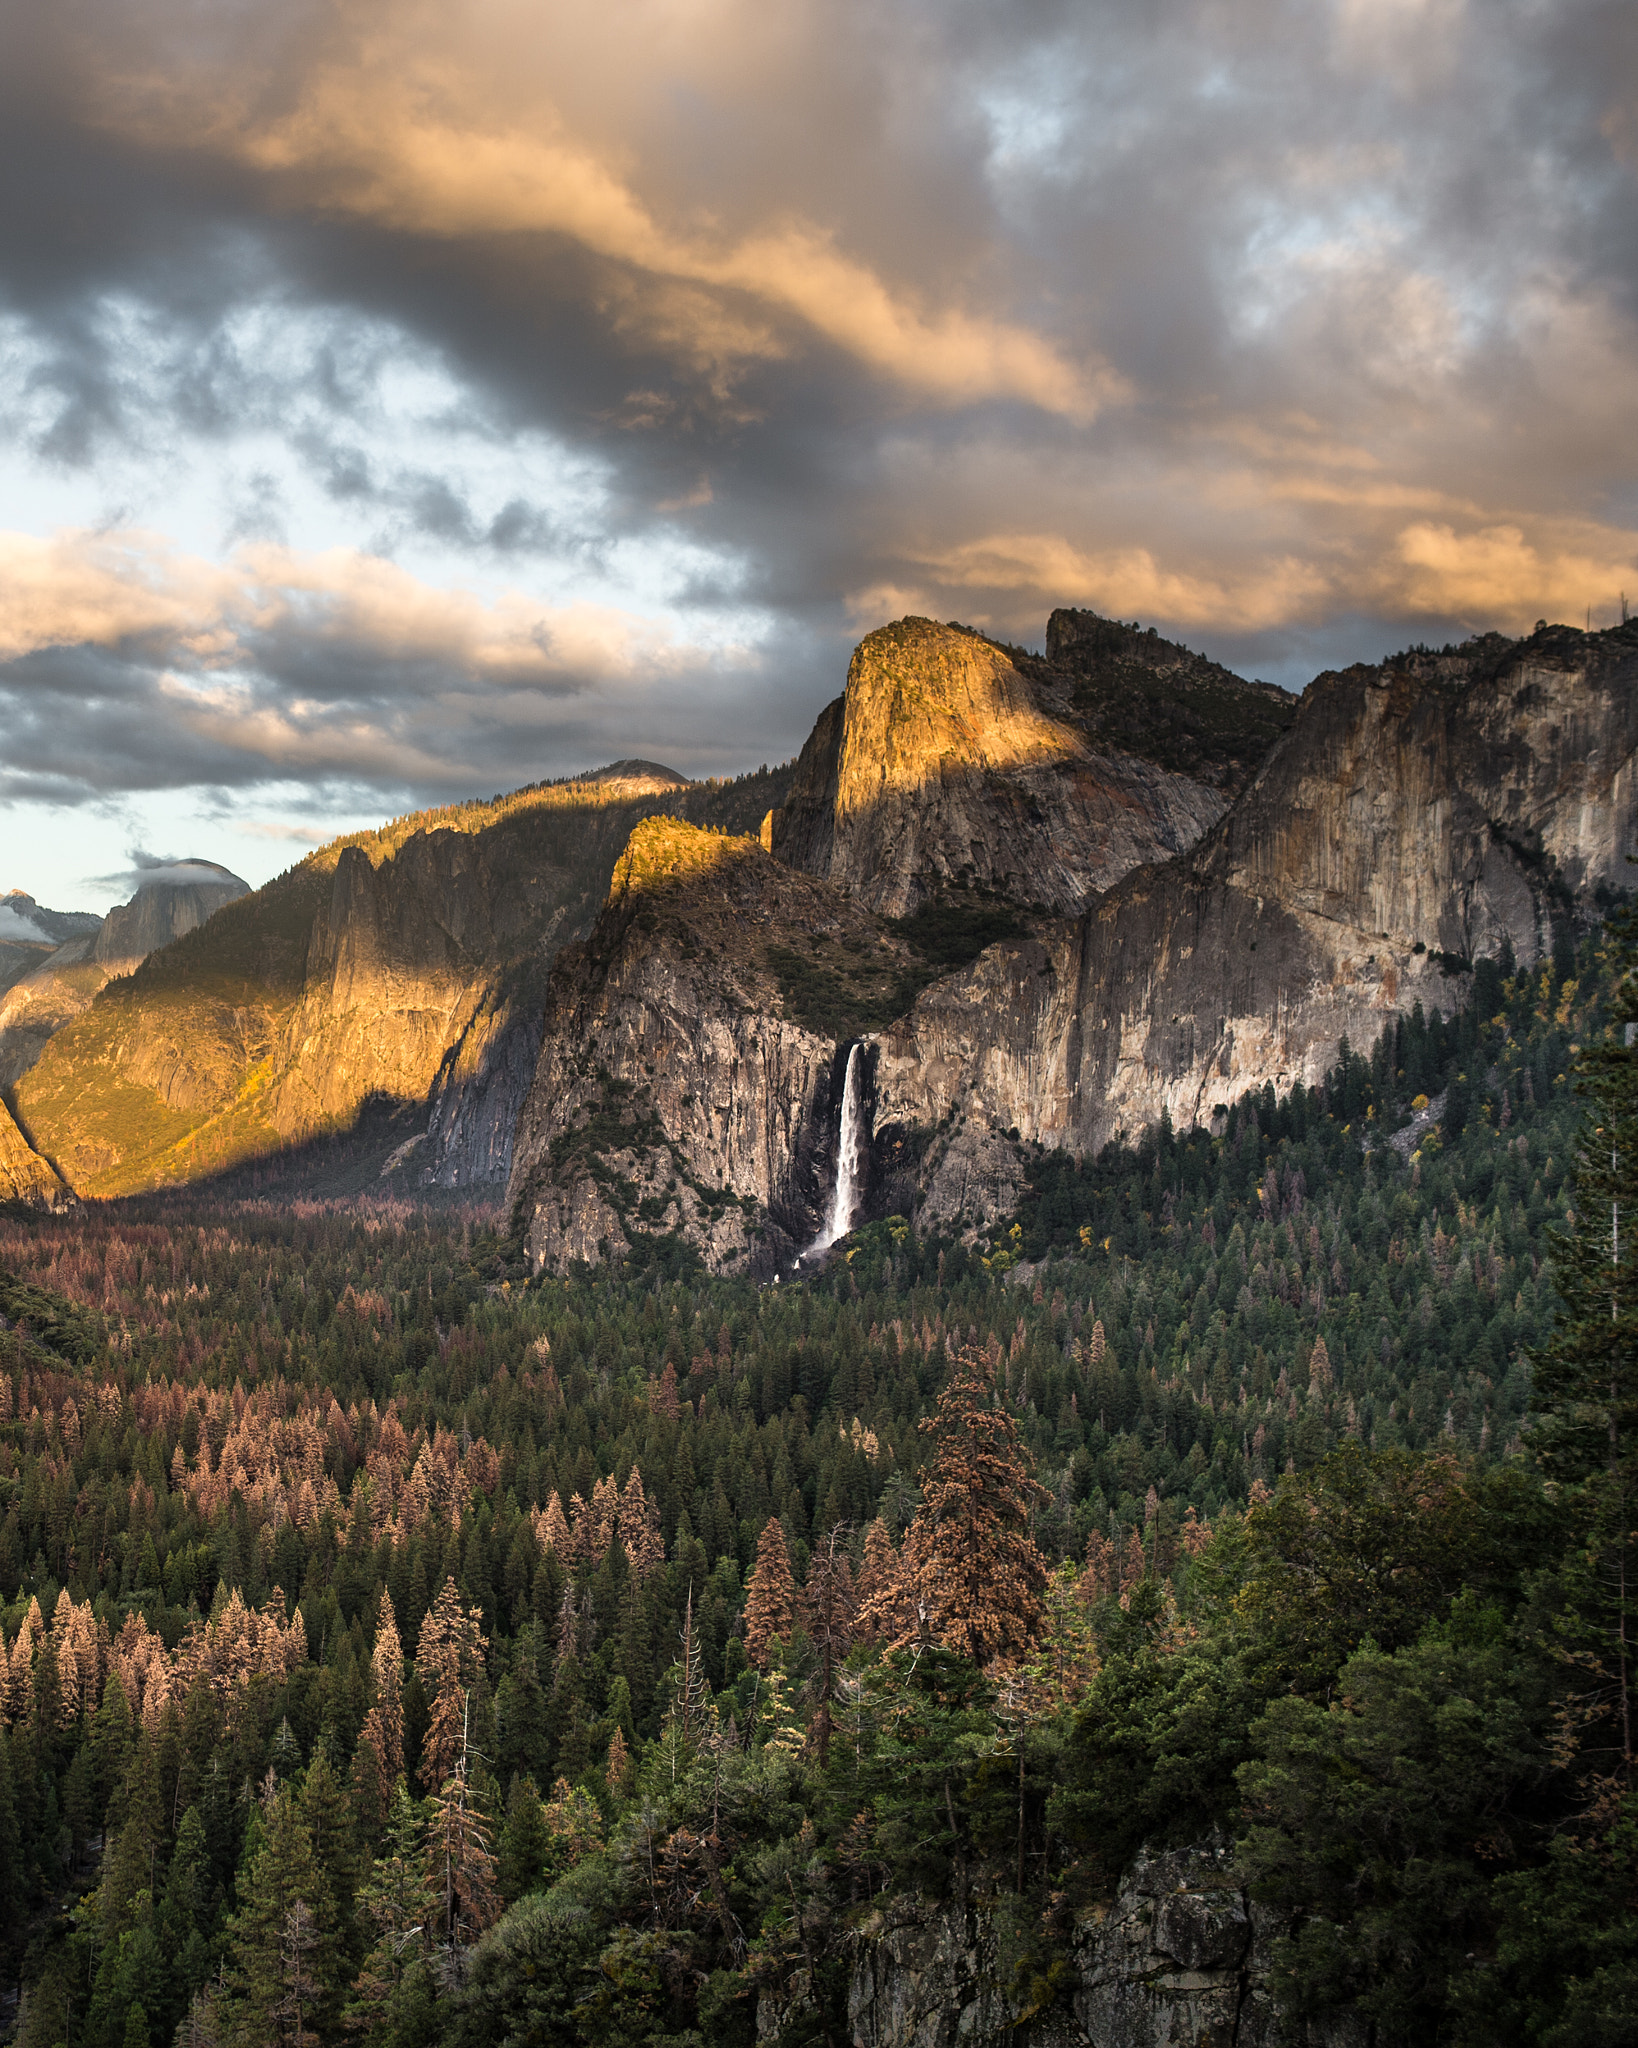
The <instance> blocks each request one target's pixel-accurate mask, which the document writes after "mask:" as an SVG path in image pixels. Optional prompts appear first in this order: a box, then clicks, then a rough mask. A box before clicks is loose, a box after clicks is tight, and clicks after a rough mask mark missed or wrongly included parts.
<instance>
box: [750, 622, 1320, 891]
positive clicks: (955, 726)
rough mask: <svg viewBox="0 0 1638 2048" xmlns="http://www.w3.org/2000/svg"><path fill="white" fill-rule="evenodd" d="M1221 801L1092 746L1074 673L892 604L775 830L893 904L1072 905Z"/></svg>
mask: <svg viewBox="0 0 1638 2048" xmlns="http://www.w3.org/2000/svg"><path fill="white" fill-rule="evenodd" d="M1134 637H1136V636H1134ZM1163 644H1164V643H1163ZM1180 652H1181V650H1180ZM1020 664H1021V665H1020ZM1219 673H1221V674H1223V675H1224V679H1225V684H1226V685H1228V686H1232V687H1237V688H1238V689H1239V690H1241V691H1251V690H1253V689H1255V688H1257V687H1258V686H1254V685H1250V684H1241V683H1239V681H1238V679H1237V678H1233V677H1228V676H1227V675H1226V672H1219ZM1268 694H1269V696H1270V697H1272V698H1276V699H1277V698H1278V697H1279V693H1278V692H1269V693H1268ZM1225 802H1226V799H1225V796H1224V795H1223V793H1222V791H1221V790H1220V789H1219V788H1215V787H1213V786H1211V785H1210V784H1209V783H1207V782H1206V781H1205V780H1203V779H1200V778H1199V777H1197V776H1195V775H1190V774H1185V773H1182V772H1179V771H1178V770H1176V769H1173V768H1170V767H1166V766H1163V765H1161V763H1160V762H1158V761H1157V760H1155V759H1153V758H1148V757H1146V756H1145V755H1144V754H1141V753H1136V752H1131V751H1127V750H1125V749H1123V748H1121V747H1118V746H1107V745H1102V744H1100V743H1098V742H1097V741H1096V740H1095V739H1094V737H1093V736H1092V734H1091V731H1090V729H1089V724H1088V720H1087V717H1086V715H1085V709H1084V706H1083V705H1082V704H1081V703H1080V702H1079V701H1078V696H1077V674H1076V673H1072V672H1070V671H1068V670H1065V671H1062V672H1060V671H1059V670H1057V669H1055V668H1054V667H1052V666H1051V665H1050V664H1049V663H1045V662H1042V661H1040V660H1039V659H1032V658H1029V657H1024V656H1019V657H1018V658H1016V659H1015V657H1014V655H1013V653H1012V652H1011V651H1010V650H1008V649H1006V648H1003V647H1000V646H997V645H996V644H995V643H994V642H992V641H989V640H986V639H984V638H982V637H981V636H979V635H978V634H976V633H971V632H968V631H966V630H965V629H963V628H960V627H953V626H940V625H935V624H934V623H933V622H932V621H931V620H928V619H901V620H900V621H899V622H898V624H897V625H894V626H887V627H884V628H883V629H882V630H881V631H880V632H877V633H872V634H870V635H869V637H868V638H867V639H865V640H864V641H862V642H861V643H860V645H859V647H858V649H857V651H856V652H855V654H854V656H853V661H852V664H851V666H850V667H849V670H848V678H847V688H846V691H845V692H844V694H843V696H842V697H841V699H840V700H838V702H837V703H835V704H832V705H830V706H828V707H827V708H826V710H825V711H824V712H822V713H821V714H820V717H819V721H818V724H817V725H816V726H815V728H814V732H813V735H812V737H811V738H810V739H809V741H808V744H807V746H806V747H805V748H804V749H803V751H802V755H801V758H800V760H799V762H798V764H797V772H796V776H795V778H794V781H793V783H792V789H791V795H790V798H789V801H788V802H787V804H786V806H785V807H784V809H783V810H782V811H780V812H776V813H775V815H774V817H773V819H772V821H771V830H770V845H771V847H772V850H773V852H774V853H775V854H776V855H777V856H778V857H779V858H780V859H782V860H784V861H786V862H787V863H788V864H789V865H791V866H793V867H799V868H802V869H804V870H806V871H807V872H808V873H810V874H818V875H823V876H824V877H825V878H826V879H828V880H830V881H833V882H835V883H837V884H838V885H839V886H841V887H842V888H845V889H847V890H849V891H850V892H851V893H852V894H853V895H855V896H856V897H857V898H858V899H859V900H860V901H861V902H863V903H867V904H869V905H870V907H871V908H873V909H875V910H879V911H883V912H885V913H887V914H888V915H890V916H903V915H905V914H906V913H907V912H909V911H912V910H914V909H915V908H916V907H917V905H918V904H920V903H922V902H925V901H926V900H927V899H928V898H929V897H931V896H933V895H936V894H937V893H938V892H939V890H941V889H943V888H948V887H951V886H956V887H962V888H972V889H981V890H986V891H990V892H993V893H995V894H998V895H1001V896H1004V897H1007V898H1009V899H1010V900H1012V901H1014V902H1018V903H1023V904H1030V905H1036V906H1039V907H1041V908H1043V909H1048V910H1054V911H1059V912H1070V911H1075V910H1079V909H1080V908H1081V907H1082V906H1083V905H1084V904H1085V903H1086V902H1087V901H1088V900H1089V899H1090V898H1091V897H1092V896H1093V895H1094V894H1096V893H1098V892H1099V891H1102V890H1104V889H1107V888H1109V887H1110V886H1111V885H1112V884H1113V883H1114V882H1116V881H1117V880H1119V878H1120V877H1121V876H1122V875H1123V874H1126V873H1127V872H1129V871H1130V870H1131V869H1132V868H1134V867H1137V866H1140V865H1142V864H1144V863H1146V862H1149V861H1154V860H1158V859H1164V858H1166V857H1167V856H1169V855H1171V854H1175V853H1179V852H1182V851H1183V850H1184V849H1185V848H1187V847H1189V846H1192V845H1193V844H1194V843H1195V841H1196V840H1197V839H1199V837H1200V835H1201V834H1202V832H1204V831H1205V830H1206V829H1207V828H1208V827H1209V826H1210V825H1211V824H1213V823H1214V822H1215V821H1216V820H1217V819H1218V818H1219V817H1221V815H1222V813H1223V810H1224V808H1225Z"/></svg>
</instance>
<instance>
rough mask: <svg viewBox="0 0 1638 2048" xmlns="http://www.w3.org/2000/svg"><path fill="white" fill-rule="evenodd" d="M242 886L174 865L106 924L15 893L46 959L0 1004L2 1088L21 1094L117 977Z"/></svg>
mask: <svg viewBox="0 0 1638 2048" xmlns="http://www.w3.org/2000/svg"><path fill="white" fill-rule="evenodd" d="M249 888H250V884H249V883H248V882H242V881H241V880H240V879H239V877H238V876H237V875H235V874H232V873H231V872H230V871H229V870H228V869H227V868H224V867H219V866H218V865H217V863H216V862H215V861H210V860H187V861H177V862H172V863H168V864H167V865H166V866H164V867H161V868H156V869H154V870H152V871H150V872H149V873H148V874H146V875H144V877H143V879H142V881H141V882H140V883H139V884H138V885H137V890H136V893H135V895H133V896H132V897H131V899H130V901H129V902H128V903H121V904H116V905H115V907H114V908H113V909H112V910H110V911H109V913H108V915H107V916H106V917H105V918H99V917H93V916H91V915H90V914H89V913H87V912H83V911H68V912H63V911H42V910H41V909H40V908H39V906H38V905H37V904H35V903H34V900H33V898H32V897H25V896H22V894H21V892H20V891H14V892H13V893H12V895H11V896H10V897H8V898H7V899H6V905H7V906H10V905H13V904H16V905H19V906H20V905H22V904H26V905H28V906H29V908H28V910H27V911H26V912H21V910H20V911H19V914H20V915H21V916H23V918H24V920H25V922H26V923H28V924H32V925H33V926H34V927H36V928H38V929H39V930H41V931H42V932H43V933H45V934H47V935H48V936H49V938H50V940H51V947H50V949H49V950H44V951H41V952H39V953H38V954H37V956H36V957H35V958H34V959H33V960H32V961H30V962H29V963H28V965H27V966H26V967H25V968H24V969H23V971H22V972H21V973H19V974H18V975H16V976H15V977H13V979H12V980H11V981H10V982H9V983H0V988H3V989H4V994H3V998H0V1088H10V1087H15V1085H16V1083H17V1082H18V1081H19V1080H20V1079H21V1078H22V1076H23V1075H24V1074H25V1073H27V1071H28V1069H29V1068H30V1067H32V1066H33V1064H34V1062H35V1061H36V1060H37V1059H38V1058H39V1057H40V1054H41V1052H42V1051H43V1050H44V1049H45V1046H46V1044H47V1042H48V1041H49V1040H50V1039H51V1038H52V1037H53V1036H54V1035H55V1034H56V1033H57V1032H58V1031H60V1030H61V1029H62V1028H63V1026H64V1025H65V1024H67V1023H69V1022H70V1021H71V1020H72V1019H73V1018H75V1017H77V1016H79V1015H80V1014H81V1012H82V1011H84V1010H85V1009H86V1008H87V1006H88V1005H89V1004H90V1002H91V1000H92V998H93V997H94V996H95V995H96V993H97V991H98V990H99V989H101V988H103V987H104V986H105V985H106V984H107V983H108V982H109V981H111V980H112V979H113V978H114V976H115V975H119V974H129V973H130V972H131V971H132V969H133V968H135V967H137V966H139V965H140V964H141V962H142V961H143V960H144V959H146V957H147V956H148V954H149V953H151V952H153V951H155V950H156V949H157V948H158V947H160V946H165V945H168V944H169V943H170V942H171V940H172V939H175V938H180V937H181V936H182V934H183V933H184V932H190V931H192V930H193V929H194V928H195V926H197V925H201V924H203V923H204V922H205V920H206V919H207V918H209V917H211V916H213V915H214V914H215V912H216V911H218V910H219V909H221V907H222V905H223V904H224V903H231V902H233V901H234V900H235V899H236V898H237V897H240V896H243V895H245V894H247V893H248V891H249Z"/></svg>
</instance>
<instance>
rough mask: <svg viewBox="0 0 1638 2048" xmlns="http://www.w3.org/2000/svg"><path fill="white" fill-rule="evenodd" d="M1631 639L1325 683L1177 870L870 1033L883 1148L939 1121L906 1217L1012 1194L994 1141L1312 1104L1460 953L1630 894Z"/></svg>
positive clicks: (990, 958)
mask: <svg viewBox="0 0 1638 2048" xmlns="http://www.w3.org/2000/svg"><path fill="white" fill-rule="evenodd" d="M1635 685H1638V631H1634V630H1632V629H1616V630H1615V631H1612V632H1609V633H1604V634H1594V635H1587V634H1583V633H1580V632H1577V631H1575V630H1574V629H1572V628H1568V627H1561V628H1554V629H1550V630H1543V631H1540V632H1538V633H1537V634H1536V635H1535V636H1533V637H1532V638H1531V639H1530V640H1528V641H1524V642H1510V641H1505V640H1502V639H1500V638H1498V637H1494V636H1492V637H1490V638H1487V639H1484V640H1480V641H1476V642H1473V643H1470V644H1469V645H1468V646H1466V647H1463V648H1460V649H1453V650H1448V651H1446V652H1444V653H1442V654H1437V655H1435V654H1426V653H1413V654H1408V655H1405V656H1403V657H1400V658H1399V659H1397V660H1394V661H1391V662H1387V663H1383V664H1381V665H1379V666H1374V667H1363V666H1361V667H1356V668H1352V669H1348V670H1346V671H1343V672H1340V673H1331V674H1327V675H1323V676H1321V677H1320V678H1318V680H1317V681H1316V682H1314V683H1313V684H1312V685H1311V686H1310V687H1309V689H1308V691H1307V692H1306V694H1305V696H1304V698H1303V701H1302V705H1301V709H1300V711H1299V713H1298V716H1297V719H1296V721H1295V723H1294V725H1293V726H1292V729H1291V731H1290V732H1289V733H1288V734H1287V736H1286V737H1285V738H1284V739H1283V740H1282V741H1281V742H1280V743H1279V745H1278V746H1276V748H1275V749H1274V751H1273V752H1272V753H1271V754H1270V756H1269V758H1268V759H1267V761H1266V762H1265V764H1264V766H1263V768H1262V769H1261V771H1260V772H1259V774H1258V775H1257V777H1256V778H1255V780H1254V781H1253V782H1252V783H1251V784H1250V786H1249V787H1248V788H1247V789H1246V790H1245V792H1244V793H1243V795H1242V796H1241V797H1240V798H1239V799H1238V800H1237V802H1236V803H1235V805H1234V806H1233V808H1232V809H1231V810H1230V811H1229V813H1228V814H1227V815H1226V816H1225V817H1224V819H1223V820H1222V822H1221V823H1220V824H1219V825H1218V826H1217V827H1216V828H1215V829H1214V830H1213V831H1212V832H1211V833H1210V834H1208V835H1207V837H1206V838H1205V839H1204V840H1203V841H1202V842H1201V843H1200V844H1199V845H1198V846H1197V847H1196V848H1195V849H1194V850H1193V851H1192V852H1191V853H1190V854H1188V855H1186V856H1184V857H1183V858H1181V859H1178V860H1174V861H1170V862H1167V863H1165V864H1164V865H1160V866H1156V867H1152V868H1149V869H1145V870H1142V871H1140V872H1138V873H1134V874H1131V875H1128V876H1127V877H1126V878H1125V879H1124V880H1122V881H1121V882H1119V883H1118V884H1117V885H1116V886H1115V887H1114V888H1113V889H1112V890H1110V891H1109V892H1108V893H1107V894H1106V895H1105V896H1103V897H1102V898H1101V899H1099V900H1098V901H1097V902H1096V903H1094V904H1093V905H1092V906H1091V907H1090V908H1089V909H1088V911H1087V912H1086V913H1085V915H1083V916H1082V917H1080V918H1078V919H1074V920H1061V921H1050V922H1049V921H1040V922H1039V923H1038V924H1037V927H1036V930H1035V933H1034V934H1033V935H1032V936H1031V937H1030V938H1029V939H1028V940H1023V941H1016V942H1012V943H1010V944H1007V945H1003V946H998V947H996V948H994V949H992V950H991V951H990V952H988V953H986V954H985V955H984V956H983V957H982V958H981V959H980V960H978V961H977V962H976V963H974V965H973V966H972V967H971V968H970V969H968V970H967V971H966V972H965V973H964V974H961V975H958V976H955V977H952V978H950V979H949V980H947V981H944V982H941V983H940V984H939V985H937V986H936V987H934V988H932V989H929V990H928V991H927V992H926V993H925V994H924V995H923V996H922V997H921V998H920V1000H919V1001H918V1003H917V1004H916V1005H915V1006H914V1007H913V1008H912V1009H911V1010H910V1011H909V1012H908V1014H907V1015H906V1016H905V1017H904V1018H903V1019H901V1020H899V1021H897V1022H896V1023H895V1024H894V1025H892V1026H891V1027H889V1028H888V1029H887V1030H886V1031H885V1032H884V1033H883V1034H882V1035H881V1038H880V1042H879V1050H878V1052H877V1055H876V1072H875V1082H876V1086H875V1098H874V1099H875V1105H876V1115H877V1126H876V1136H877V1140H878V1143H880V1142H882V1141H883V1140H884V1139H885V1140H886V1141H887V1142H890V1143H902V1141H903V1138H904V1135H905V1132H906V1131H907V1130H909V1129H915V1130H923V1131H925V1130H932V1129H935V1128H937V1127H939V1126H942V1127H943V1129H942V1132H941V1135H940V1138H939V1140H938V1142H937V1143H936V1144H935V1146H934V1148H933V1152H932V1154H931V1155H930V1166H929V1170H928V1172H927V1175H926V1178H925V1180H924V1183H923V1201H924V1203H925V1206H926V1208H927V1211H928V1213H929V1214H930V1215H931V1216H933V1217H938V1218H941V1219H943V1220H949V1219H951V1218H953V1217H955V1216H958V1215H962V1214H967V1215H969V1216H976V1215H977V1214H979V1213H982V1212H985V1211H988V1212H990V1213H993V1211H994V1209H995V1208H996V1207H997V1206H999V1205H1001V1204H1003V1203H1004V1202H1005V1200H1006V1199H1008V1191H1007V1187H1006V1180H1007V1175H1006V1173H1005V1171H1004V1162H1003V1163H1002V1165H1001V1166H999V1167H998V1165H997V1156H996V1155H997V1139H998V1134H1000V1133H1004V1132H1007V1131H1010V1130H1016V1131H1017V1133H1018V1135H1019V1137H1020V1138H1021V1139H1023V1140H1026V1141H1027V1140H1034V1141H1036V1142H1038V1143H1041V1144H1044V1145H1047V1146H1054V1145H1063V1146H1065V1147H1067V1148H1069V1149H1071V1150H1074V1151H1082V1150H1089V1149H1091V1150H1095V1149H1097V1148H1098V1147H1100V1146H1101V1145H1103V1144H1104V1143H1105V1142H1106V1141H1107V1140H1108V1139H1109V1138H1110V1137H1112V1136H1113V1135H1114V1134H1115V1133H1116V1132H1117V1131H1120V1130H1125V1131H1126V1132H1128V1133H1130V1134H1136V1132H1138V1131H1139V1130H1140V1129H1142V1128H1143V1127H1144V1126H1145V1125H1146V1124H1148V1123H1150V1122H1152V1121H1154V1120H1155V1119H1156V1118H1158V1117H1159V1116H1161V1115H1162V1114H1163V1113H1164V1114H1169V1115H1170V1116H1171V1118H1172V1121H1173V1122H1174V1124H1176V1125H1178V1126H1180V1127H1181V1126H1186V1125H1190V1124H1195V1123H1204V1122H1210V1121H1211V1119H1212V1117H1213V1115H1214V1112H1215V1110H1216V1107H1217V1105H1218V1104H1220V1103H1227V1102H1229V1101H1231V1100H1232V1099H1233V1098H1234V1097H1235V1096H1237V1095H1239V1094H1241V1093H1242V1092H1244V1091H1245V1090H1246V1089H1248V1088H1260V1087H1262V1086H1264V1085H1265V1084H1266V1085H1271V1086H1272V1087H1273V1088H1274V1089H1275V1091H1276V1092H1277V1093H1283V1092H1285V1091H1286V1090H1288V1089H1289V1088H1290V1087H1291V1086H1292V1085H1293V1084H1294V1083H1295V1082H1297V1081H1299V1080H1301V1081H1303V1082H1304V1083H1305V1084H1310V1085H1311V1084H1312V1083H1313V1082H1315V1081H1316V1080H1318V1079H1319V1077H1320V1075H1321V1074H1322V1073H1323V1071H1324V1069H1325V1068H1326V1067H1327V1066H1329V1065H1330V1064H1331V1063H1332V1062H1333V1060H1334V1059H1335V1057H1336V1049H1337V1045H1338V1042H1339V1041H1340V1040H1341V1038H1342V1037H1343V1036H1344V1035H1347V1036H1348V1037H1349V1038H1350V1039H1351V1040H1352V1042H1353V1043H1354V1044H1355V1045H1356V1046H1360V1047H1368V1046H1369V1045H1370V1044H1371V1043H1372V1041H1373V1040H1374V1039H1375V1037H1376V1035H1377V1033H1378V1032H1379V1031H1380V1030H1381V1028H1382V1026H1383V1024H1384V1022H1385V1021H1386V1020H1387V1019H1388V1018H1389V1017H1391V1016H1392V1015H1394V1014H1397V1013H1399V1012H1405V1011H1408V1010H1409V1009H1410V1007H1411V1005H1412V1004H1413V1003H1416V1002H1421V1003H1422V1004H1423V1005H1424V1006H1425V1007H1428V1006H1438V1007H1440V1008H1443V1009H1447V1010H1448V1009H1450V1008H1451V1007H1453V1006H1454V1004H1455V1003H1456V1002H1457V1001H1458V1000H1459V999H1460V997H1461V995H1462V993H1463V991H1464V986H1465V984H1464V980H1463V969H1464V967H1465V966H1466V965H1467V963H1469V962H1470V961H1471V960H1472V959H1474V958H1477V957H1479V956H1481V955H1486V956H1491V955H1496V954H1499V953H1500V952H1502V950H1503V949H1504V947H1506V948H1511V950H1512V952H1513V954H1514V956H1515V957H1516V958H1517V959H1518V960H1519V961H1521V962H1523V963H1527V964H1528V963H1530V962H1533V961H1535V960H1537V959H1539V958H1541V957H1542V956H1543V955H1544V954H1545V953H1546V952H1547V951H1549V950H1550V948H1551V946H1552V943H1553V933H1554V930H1555V927H1556V926H1559V925H1566V926H1567V925H1570V924H1573V923H1574V922H1575V921H1577V920H1586V919H1589V918H1590V917H1592V916H1594V915H1596V912H1597V906H1598V904H1599V903H1600V901H1604V900H1608V898H1609V896H1610V895H1611V894H1613V893H1614V892H1617V891H1620V890H1623V889H1625V888H1626V887H1628V886H1629V874H1628V869H1627V855H1628V853H1629V852H1631V851H1632V850H1633V848H1634V847H1635V846H1638V782H1635V777H1634V759H1633V757H1634V750H1635V749H1638V688H1635Z"/></svg>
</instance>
